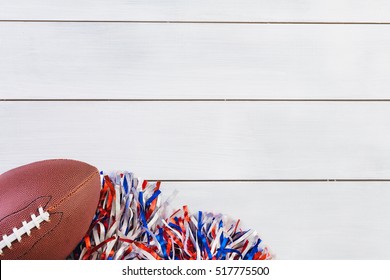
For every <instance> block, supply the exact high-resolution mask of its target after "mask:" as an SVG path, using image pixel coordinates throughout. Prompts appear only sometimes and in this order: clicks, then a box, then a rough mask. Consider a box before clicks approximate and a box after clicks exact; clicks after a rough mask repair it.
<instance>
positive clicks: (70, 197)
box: [0, 159, 100, 260]
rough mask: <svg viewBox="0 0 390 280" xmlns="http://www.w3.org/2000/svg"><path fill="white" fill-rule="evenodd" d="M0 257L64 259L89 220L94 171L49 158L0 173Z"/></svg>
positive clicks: (95, 193) (94, 201) (96, 182)
mask: <svg viewBox="0 0 390 280" xmlns="http://www.w3.org/2000/svg"><path fill="white" fill-rule="evenodd" d="M0 193H1V194H0V259H1V260H3V259H36V260H38V259H45V260H55V259H65V258H66V257H67V256H68V255H69V254H70V253H71V252H72V251H73V249H74V248H75V247H76V246H77V244H78V243H79V242H80V241H81V240H82V238H83V237H84V235H85V234H86V232H87V231H88V228H89V226H90V224H91V222H92V220H93V218H94V213H95V211H96V208H97V205H98V202H99V194H100V174H99V171H98V170H97V169H96V168H95V167H93V166H91V165H89V164H86V163H83V162H80V161H75V160H66V159H55V160H46V161H40V162H35V163H31V164H28V165H24V166H21V167H18V168H15V169H13V170H10V171H7V172H5V173H3V174H1V175H0Z"/></svg>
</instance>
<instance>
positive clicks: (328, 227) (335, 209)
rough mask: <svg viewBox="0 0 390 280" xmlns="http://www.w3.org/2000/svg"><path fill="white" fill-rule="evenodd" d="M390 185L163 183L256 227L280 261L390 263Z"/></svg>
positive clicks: (195, 204) (193, 207)
mask: <svg viewBox="0 0 390 280" xmlns="http://www.w3.org/2000/svg"><path fill="white" fill-rule="evenodd" d="M389 184H390V183H372V182H371V183H339V182H337V183H334V182H332V183H303V182H299V183H164V182H163V183H162V185H161V190H162V191H163V195H164V196H165V197H167V196H168V195H170V194H171V193H172V192H173V191H174V190H178V191H179V193H178V195H177V196H176V198H175V200H174V202H173V203H174V206H175V207H181V206H182V205H185V204H188V206H189V209H190V211H192V212H193V213H196V212H197V211H199V210H202V211H209V212H216V213H224V214H226V215H229V216H231V217H234V218H236V219H241V222H242V226H243V229H244V228H253V229H256V230H257V232H258V233H259V235H260V236H261V238H262V239H263V241H264V242H265V244H267V245H268V247H269V248H270V250H271V252H272V253H273V254H274V256H275V258H276V259H390V241H389V235H390V226H389V223H388V221H389V220H390V209H389V200H390V185H389Z"/></svg>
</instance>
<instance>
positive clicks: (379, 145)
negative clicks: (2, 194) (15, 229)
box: [0, 0, 390, 259]
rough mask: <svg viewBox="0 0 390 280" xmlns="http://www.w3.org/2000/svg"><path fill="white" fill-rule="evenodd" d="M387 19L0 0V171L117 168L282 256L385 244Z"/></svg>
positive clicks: (371, 249)
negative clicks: (58, 165) (51, 162)
mask: <svg viewBox="0 0 390 280" xmlns="http://www.w3.org/2000/svg"><path fill="white" fill-rule="evenodd" d="M389 23H390V3H389V2H388V1H381V0H373V1H367V0H358V1H352V0H338V1H336V0H331V1H319V0H311V1H309V0H305V1H289V0H257V1H255V0H240V1H238V0H213V1H205V0H201V1H195V0H188V1H179V0H174V1H161V0H160V1H158V0H151V1H141V0H131V1H130V0H111V1H102V0H93V1H92V0H81V1H80V0H77V1H76V0H70V1H60V0H0V158H1V161H0V172H4V171H6V170H8V169H11V168H13V167H16V166H18V165H21V164H25V163H28V162H32V161H36V160H41V159H47V158H74V159H79V160H83V161H87V162H89V163H91V164H94V165H96V166H97V167H98V168H100V169H101V170H117V169H127V170H130V171H133V172H135V173H136V174H137V175H138V176H140V177H142V178H146V179H149V180H162V181H163V183H162V190H163V191H164V195H169V194H170V193H171V192H172V191H173V190H174V189H177V190H178V191H179V195H178V197H177V198H176V201H175V204H176V205H177V206H181V205H183V204H188V205H189V207H190V209H193V210H194V211H197V210H205V211H215V212H222V213H226V214H228V215H231V216H233V217H236V218H240V219H241V220H242V222H243V224H244V226H246V227H251V228H255V229H256V230H257V231H258V232H259V234H260V235H261V236H262V237H263V240H264V242H265V243H266V244H268V246H269V248H270V249H271V252H272V253H273V254H274V255H275V257H276V258H278V259H389V258H390V240H389V238H388V237H389V236H390V223H389V221H390V203H389V201H390V78H389V73H390V24H389ZM0 207H1V206H0Z"/></svg>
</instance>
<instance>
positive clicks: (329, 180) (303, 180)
mask: <svg viewBox="0 0 390 280" xmlns="http://www.w3.org/2000/svg"><path fill="white" fill-rule="evenodd" d="M145 180H146V181H149V182H157V181H160V182H172V183H173V182H177V183H204V182H214V183H233V182H236V183H251V182H253V183H300V182H301V183H305V182H306V183H318V182H329V183H331V182H332V183H333V182H344V183H346V182H351V183H353V182H390V179H197V180H186V179H174V180H172V179H161V180H160V179H145Z"/></svg>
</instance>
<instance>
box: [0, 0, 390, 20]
mask: <svg viewBox="0 0 390 280" xmlns="http://www.w3.org/2000/svg"><path fill="white" fill-rule="evenodd" d="M0 7H1V8H0V19H3V20H5V19H6V20H13V19H33V20H141V21H144V20H158V21H183V20H184V21H249V22H257V21H293V22H295V21H331V22H333V21H373V22H378V21H379V22H383V21H389V20H390V15H389V13H388V11H389V9H390V4H389V3H388V1H383V0H373V1H368V0H328V1H320V0H303V1H299V2H297V1H294V2H293V1H289V0H213V1H207V0H192V1H182V0H172V1H160V0H150V1H143V0H135V1H123V0H111V1H109V2H108V1H103V0H83V1H79V0H68V1H61V0H2V1H1V2H0Z"/></svg>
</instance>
